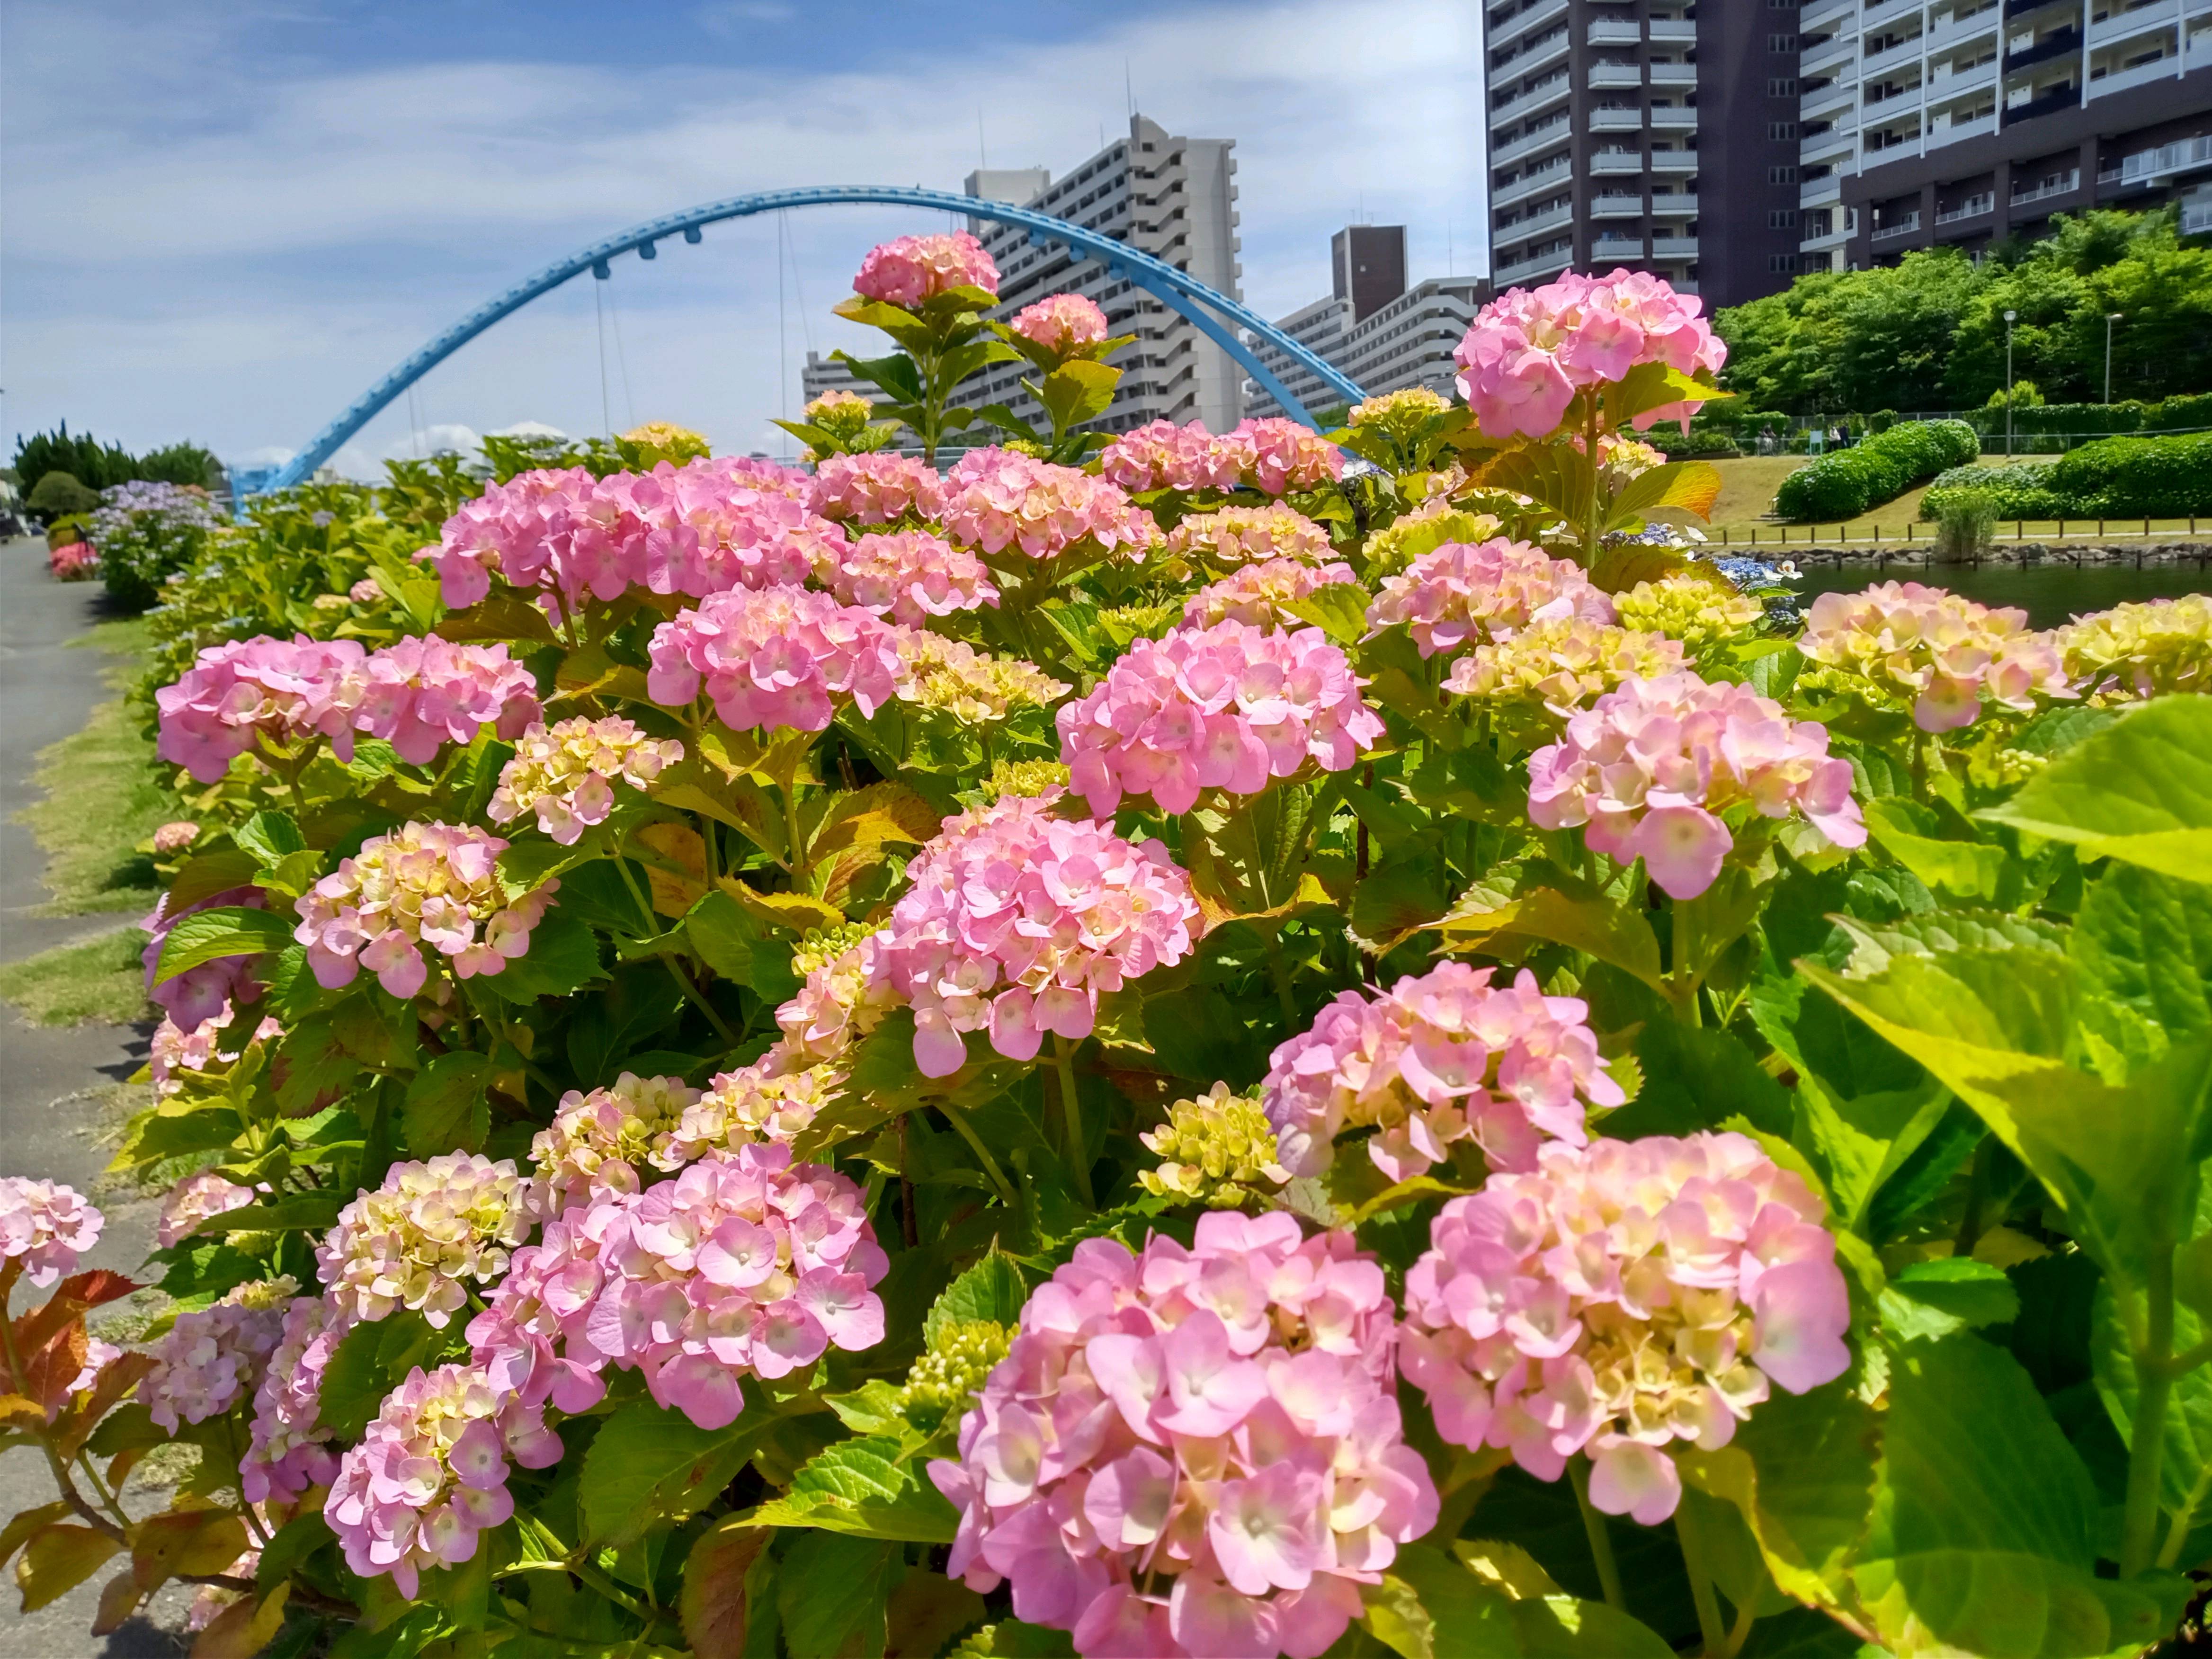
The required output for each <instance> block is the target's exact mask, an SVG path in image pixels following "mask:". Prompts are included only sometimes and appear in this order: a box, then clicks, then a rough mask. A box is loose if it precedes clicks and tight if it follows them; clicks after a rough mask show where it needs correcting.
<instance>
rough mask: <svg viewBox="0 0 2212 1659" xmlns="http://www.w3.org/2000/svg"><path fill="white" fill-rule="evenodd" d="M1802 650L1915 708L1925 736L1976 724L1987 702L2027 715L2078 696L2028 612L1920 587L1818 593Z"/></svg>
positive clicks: (1914, 715) (1799, 643)
mask: <svg viewBox="0 0 2212 1659" xmlns="http://www.w3.org/2000/svg"><path fill="white" fill-rule="evenodd" d="M1797 648H1798V649H1799V650H1800V651H1802V652H1803V653H1805V654H1806V656H1807V657H1808V658H1810V659H1812V660H1813V661H1814V662H1816V663H1819V664H1820V665H1822V666H1823V667H1825V668H1828V669H1832V670H1835V671H1840V672H1842V673H1844V674H1849V675H1853V676H1856V677H1857V678H1861V679H1863V680H1865V681H1868V682H1869V683H1870V684H1872V685H1874V686H1875V688H1876V689H1877V690H1879V691H1881V692H1883V693H1885V694H1887V695H1888V696H1893V697H1895V698H1897V699H1898V700H1899V701H1900V702H1910V703H1911V705H1912V722H1913V724H1914V725H1916V726H1918V727H1919V728H1920V729H1921V730H1922V731H1923V732H1955V731H1957V730H1959V729H1960V727H1961V726H1972V724H1973V723H1974V722H1975V721H1976V720H1979V719H1980V718H1981V716H1982V708H1983V705H1984V703H1985V702H1986V703H1990V704H1994V705H1995V706H1996V707H1997V708H2008V709H2011V710H2012V711H2013V712H2014V713H2015V714H2033V712H2034V710H2035V705H2036V700H2037V699H2038V698H2039V697H2072V696H2076V695H2077V693H2076V692H2075V689H2074V687H2073V686H2072V685H2071V684H2069V681H2068V679H2067V677H2066V666H2065V659H2064V658H2063V655H2062V653H2061V652H2060V650H2059V647H2058V646H2057V643H2056V642H2055V641H2053V639H2052V638H2051V635H2048V634H2039V633H2034V632H2033V631H2031V630H2030V629H2029V628H2028V626H2027V612H2026V611H2021V610H2018V609H2015V608H2014V607H2012V606H2009V605H2007V606H1999V607H1996V608H1992V607H1990V606H1989V605H1978V604H1976V603H1975V602H1974V601H1973V600H1972V599H1962V598H1960V596H1959V595H1958V594H1956V593H1952V592H1947V591H1945V590H1944V589H1942V588H1940V587H1923V586H1922V585H1921V584H1920V583H1918V582H1876V583H1875V585H1874V586H1871V587H1869V588H1868V589H1867V590H1866V591H1865V592H1860V593H1823V594H1821V595H1820V598H1818V599H1814V601H1813V604H1812V606H1811V608H1810V609H1809V610H1808V611H1807V612H1806V613H1805V631H1804V632H1803V633H1802V634H1801V635H1798V638H1797Z"/></svg>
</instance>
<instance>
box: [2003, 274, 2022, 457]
mask: <svg viewBox="0 0 2212 1659" xmlns="http://www.w3.org/2000/svg"><path fill="white" fill-rule="evenodd" d="M2019 315H2020V313H2018V312H2017V311H2008V312H2007V313H2005V459H2008V460H2009V459H2012V325H2013V320H2014V319H2015V318H2017V317H2018V316H2019Z"/></svg>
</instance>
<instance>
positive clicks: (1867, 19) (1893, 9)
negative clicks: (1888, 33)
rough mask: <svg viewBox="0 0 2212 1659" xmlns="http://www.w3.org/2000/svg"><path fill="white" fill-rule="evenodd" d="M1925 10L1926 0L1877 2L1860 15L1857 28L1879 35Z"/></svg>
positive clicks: (1923, 13) (1879, 0)
mask: <svg viewBox="0 0 2212 1659" xmlns="http://www.w3.org/2000/svg"><path fill="white" fill-rule="evenodd" d="M1927 10H1928V0H1878V3H1870V4H1869V5H1868V6H1867V7H1866V9H1864V10H1863V12H1861V13H1860V15H1859V20H1858V26H1859V27H1861V28H1864V29H1869V30H1873V31H1875V32H1877V33H1879V32H1880V31H1881V30H1882V29H1883V28H1886V27H1891V26H1893V25H1895V24H1898V23H1902V22H1904V21H1905V20H1906V19H1908V18H1916V17H1920V16H1922V15H1925V14H1926V12H1927ZM1800 27H1802V24H1801V25H1800Z"/></svg>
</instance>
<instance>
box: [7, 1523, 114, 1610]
mask: <svg viewBox="0 0 2212 1659" xmlns="http://www.w3.org/2000/svg"><path fill="white" fill-rule="evenodd" d="M122 1547H123V1546H122V1545H120V1544H118V1543H117V1542H116V1541H115V1540H113V1539H112V1538H110V1537H109V1536H108V1535H107V1534H106V1533H104V1532H94V1530H93V1529H92V1528H90V1527H81V1526H77V1525H75V1524H73V1523H67V1522H57V1523H55V1524H54V1525H52V1526H48V1527H44V1528H40V1530H39V1531H37V1532H35V1533H33V1534H31V1538H30V1541H29V1542H28V1543H27V1544H26V1545H25V1546H24V1547H23V1556H22V1559H21V1560H20V1561H18V1562H16V1563H15V1583H16V1584H17V1585H18V1586H19V1587H20V1588H21V1590H22V1592H23V1603H22V1611H23V1612H25V1613H36V1612H37V1611H38V1610H39V1609H40V1607H45V1606H46V1604H47V1603H48V1602H50V1601H57V1600H58V1599H59V1598H60V1597H62V1596H64V1595H68V1594H69V1593H70V1591H71V1590H73V1589H76V1587H77V1586H78V1585H79V1584H82V1583H84V1581H85V1580H86V1579H88V1578H89V1577H92V1575H93V1574H94V1573H95V1572H97V1571H100V1567H101V1566H102V1565H105V1564H106V1562H107V1561H108V1560H109V1559H111V1558H112V1556H113V1555H114V1554H115V1553H116V1552H117V1551H118V1550H119V1549H121V1548H122Z"/></svg>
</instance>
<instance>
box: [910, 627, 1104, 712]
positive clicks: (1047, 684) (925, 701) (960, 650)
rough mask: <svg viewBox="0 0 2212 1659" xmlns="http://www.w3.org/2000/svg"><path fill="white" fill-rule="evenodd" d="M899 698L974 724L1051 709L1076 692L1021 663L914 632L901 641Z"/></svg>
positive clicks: (1038, 669)
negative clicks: (1022, 711) (1018, 711)
mask: <svg viewBox="0 0 2212 1659" xmlns="http://www.w3.org/2000/svg"><path fill="white" fill-rule="evenodd" d="M897 648H898V661H899V679H898V698H899V701H900V702H910V703H913V704H914V705H915V706H916V707H917V708H941V709H944V710H945V712H946V713H947V714H951V716H952V717H953V718H954V719H956V720H964V721H967V722H969V724H971V725H972V724H974V723H975V722H977V721H979V720H1004V719H1006V716H1007V715H1008V714H1012V712H1013V711H1014V710H1015V709H1017V708H1024V707H1030V708H1050V707H1052V705H1053V704H1054V703H1056V702H1059V701H1060V699H1061V698H1062V697H1064V696H1066V695H1067V694H1068V693H1069V692H1070V691H1071V690H1073V689H1074V688H1073V687H1072V686H1070V685H1069V684H1066V682H1065V681H1063V680H1056V679H1054V678H1053V677H1052V676H1051V675H1049V674H1048V673H1046V672H1045V671H1043V670H1042V669H1041V668H1037V667H1035V666H1033V665H1030V664H1029V663H1026V662H1024V661H1023V660H1022V659H1020V658H1018V657H991V656H986V655H985V654H984V653H981V652H980V651H978V650H976V649H975V647H974V646H972V645H969V644H966V643H964V642H963V641H959V640H948V639H946V638H945V636H944V635H941V634H931V633H926V632H924V631H923V630H922V629H918V628H917V629H907V630H905V631H904V632H902V634H901V635H900V637H899V641H898V647H897Z"/></svg>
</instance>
